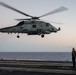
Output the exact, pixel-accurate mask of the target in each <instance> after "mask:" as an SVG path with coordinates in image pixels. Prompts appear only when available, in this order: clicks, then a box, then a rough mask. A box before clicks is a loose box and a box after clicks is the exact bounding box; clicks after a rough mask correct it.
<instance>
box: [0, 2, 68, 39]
mask: <svg viewBox="0 0 76 75" xmlns="http://www.w3.org/2000/svg"><path fill="white" fill-rule="evenodd" d="M0 5H1V6H4V7H6V8H9V9H11V10H13V11H16V12H18V13H20V14H22V15H24V16H27V17H30V18H27V19H16V20H18V21H20V22H19V23H18V24H17V25H15V26H10V27H5V28H1V29H0V32H2V33H8V34H9V33H18V35H17V38H19V37H20V36H19V33H27V35H41V37H42V38H43V37H44V35H45V34H50V33H53V32H55V33H56V32H57V31H60V27H59V28H56V27H54V26H53V25H51V24H50V23H48V22H45V21H41V20H40V18H41V17H45V16H48V15H52V14H55V13H59V12H62V11H65V10H68V9H67V8H66V7H60V8H57V9H55V10H53V11H51V12H49V13H47V14H44V15H41V16H39V17H34V16H31V15H28V14H26V13H24V12H22V11H20V10H18V9H15V8H13V7H11V6H10V5H7V4H5V3H3V2H0Z"/></svg>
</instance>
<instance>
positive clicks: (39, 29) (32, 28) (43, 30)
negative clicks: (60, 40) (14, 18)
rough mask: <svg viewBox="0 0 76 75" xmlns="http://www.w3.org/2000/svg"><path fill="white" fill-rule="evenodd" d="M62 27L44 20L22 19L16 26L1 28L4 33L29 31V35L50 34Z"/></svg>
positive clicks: (0, 30) (42, 35)
mask: <svg viewBox="0 0 76 75" xmlns="http://www.w3.org/2000/svg"><path fill="white" fill-rule="evenodd" d="M59 30H60V28H58V29H57V28H56V27H54V26H52V25H51V24H50V23H47V22H44V21H36V20H35V21H30V20H29V21H21V22H19V23H18V24H17V25H15V26H10V27H5V28H1V29H0V32H3V33H27V35H41V37H44V34H50V33H52V32H57V31H59Z"/></svg>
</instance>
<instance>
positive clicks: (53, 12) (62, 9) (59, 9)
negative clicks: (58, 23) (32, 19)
mask: <svg viewBox="0 0 76 75" xmlns="http://www.w3.org/2000/svg"><path fill="white" fill-rule="evenodd" d="M66 10H68V8H66V7H60V8H58V9H55V10H53V11H51V12H49V13H47V14H44V15H41V16H39V18H40V17H44V16H48V15H52V14H55V13H59V12H62V11H66Z"/></svg>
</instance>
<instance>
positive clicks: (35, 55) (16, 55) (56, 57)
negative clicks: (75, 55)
mask: <svg viewBox="0 0 76 75" xmlns="http://www.w3.org/2000/svg"><path fill="white" fill-rule="evenodd" d="M0 59H11V60H12V59H18V60H44V61H71V52H0Z"/></svg>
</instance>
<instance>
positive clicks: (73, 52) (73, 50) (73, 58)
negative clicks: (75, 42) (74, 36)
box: [72, 48, 76, 67]
mask: <svg viewBox="0 0 76 75" xmlns="http://www.w3.org/2000/svg"><path fill="white" fill-rule="evenodd" d="M75 57H76V56H75V48H72V62H73V67H75Z"/></svg>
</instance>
